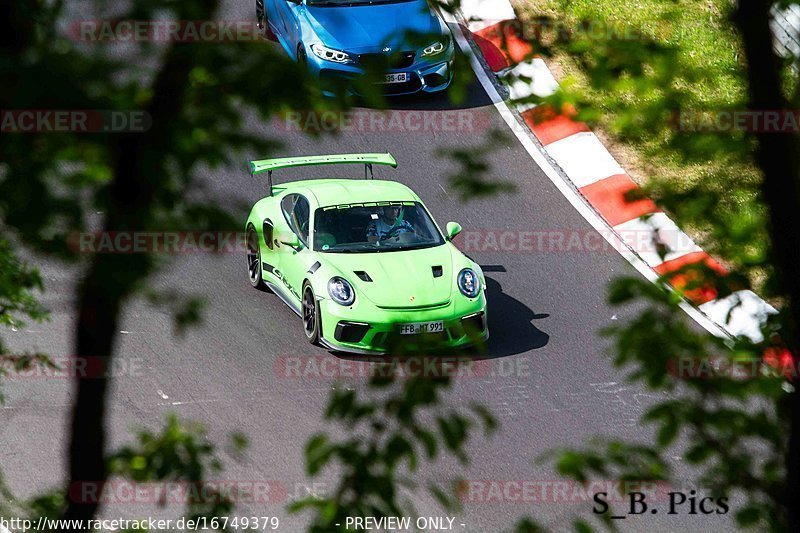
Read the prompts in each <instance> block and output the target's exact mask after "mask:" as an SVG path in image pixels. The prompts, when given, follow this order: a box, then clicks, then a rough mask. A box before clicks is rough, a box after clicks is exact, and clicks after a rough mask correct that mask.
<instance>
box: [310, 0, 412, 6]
mask: <svg viewBox="0 0 800 533" xmlns="http://www.w3.org/2000/svg"><path fill="white" fill-rule="evenodd" d="M414 1H416V0H306V5H309V6H320V7H325V6H328V7H350V6H371V5H375V4H401V3H404V2H414Z"/></svg>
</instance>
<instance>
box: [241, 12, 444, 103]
mask: <svg viewBox="0 0 800 533" xmlns="http://www.w3.org/2000/svg"><path fill="white" fill-rule="evenodd" d="M256 16H257V17H258V23H259V26H260V27H261V28H263V29H265V31H267V32H269V31H271V32H272V34H274V35H275V37H277V40H278V42H280V44H281V46H283V48H284V49H285V50H286V52H287V53H288V54H289V56H290V57H292V58H293V59H295V60H296V61H298V62H299V63H302V64H305V65H306V66H307V67H308V69H309V71H310V72H311V73H312V74H313V75H314V76H317V77H319V80H320V83H321V84H322V88H323V91H324V92H325V93H327V94H331V93H333V92H335V90H336V87H337V86H342V85H344V86H346V87H347V88H348V90H349V91H351V92H357V90H355V89H353V85H352V80H354V79H355V78H357V77H359V76H361V75H363V74H364V72H365V71H366V70H369V71H370V72H371V73H374V72H376V71H378V72H380V73H381V74H380V78H379V80H380V81H379V84H380V86H381V88H382V90H383V92H384V93H385V94H393V95H399V94H412V93H417V92H425V93H433V92H437V91H443V90H445V89H446V88H447V87H448V86H449V85H450V82H451V81H452V79H453V55H454V49H455V44H454V42H453V36H452V34H451V33H450V29H449V28H448V27H447V24H446V23H445V22H444V20H442V18H441V17H440V16H439V14H438V13H437V12H435V11H434V10H433V9H432V8H431V7H430V6H429V5H428V3H427V1H426V0H256ZM412 43H413V44H412Z"/></svg>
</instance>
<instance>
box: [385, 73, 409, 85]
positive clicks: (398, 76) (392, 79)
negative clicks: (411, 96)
mask: <svg viewBox="0 0 800 533" xmlns="http://www.w3.org/2000/svg"><path fill="white" fill-rule="evenodd" d="M407 81H408V73H407V72H398V73H395V74H387V75H386V78H384V82H383V83H405V82H407Z"/></svg>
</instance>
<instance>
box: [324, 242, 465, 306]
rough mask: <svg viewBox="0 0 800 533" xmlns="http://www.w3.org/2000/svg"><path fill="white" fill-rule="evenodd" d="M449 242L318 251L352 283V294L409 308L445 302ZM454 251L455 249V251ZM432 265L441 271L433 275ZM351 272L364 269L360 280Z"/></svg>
mask: <svg viewBox="0 0 800 533" xmlns="http://www.w3.org/2000/svg"><path fill="white" fill-rule="evenodd" d="M453 253H454V250H453V246H452V245H451V244H444V245H441V246H436V247H434V248H423V249H420V250H405V251H397V252H380V253H363V254H327V253H326V254H322V256H323V257H324V261H325V262H326V263H327V264H328V265H329V266H331V267H333V268H335V269H337V270H339V272H341V275H342V276H343V277H345V278H346V279H347V280H348V281H349V282H350V283H352V284H353V286H354V288H355V290H356V297H357V298H358V297H366V298H367V299H368V300H370V301H371V302H372V303H374V304H375V305H377V306H380V307H387V308H398V309H413V308H418V307H426V306H434V305H439V304H444V303H446V302H447V301H448V300H449V299H450V297H451V294H452V291H453V287H454V285H455V283H454V276H453V261H454V258H453ZM456 253H457V252H456ZM433 267H441V268H442V275H441V276H439V277H434V276H433ZM355 272H366V273H367V274H368V275H369V277H370V278H371V279H372V281H371V282H370V281H364V280H362V279H361V278H359V277H358V275H356V274H355Z"/></svg>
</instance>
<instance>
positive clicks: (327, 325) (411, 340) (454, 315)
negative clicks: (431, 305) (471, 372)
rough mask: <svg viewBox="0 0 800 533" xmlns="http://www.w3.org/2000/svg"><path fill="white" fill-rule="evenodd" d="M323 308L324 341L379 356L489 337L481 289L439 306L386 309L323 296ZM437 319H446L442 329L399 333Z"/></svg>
mask: <svg viewBox="0 0 800 533" xmlns="http://www.w3.org/2000/svg"><path fill="white" fill-rule="evenodd" d="M363 299H364V298H362V300H363ZM320 312H321V315H322V337H321V339H322V344H323V345H325V346H326V347H327V348H329V349H332V350H338V351H344V352H351V353H361V354H376V355H380V354H387V353H392V354H396V353H408V352H422V351H429V350H442V351H446V350H455V349H463V348H467V347H469V346H474V345H476V344H481V343H483V342H485V341H486V340H487V339H488V338H489V329H488V317H487V314H486V297H485V294H484V292H483V291H481V294H480V295H478V297H477V298H474V299H468V298H465V297H463V296H462V295H461V294H454V295H453V298H451V300H450V302H449V303H448V304H447V305H444V306H442V307H438V308H435V309H402V310H399V309H384V308H380V307H377V306H375V305H374V304H372V303H371V302H363V301H362V302H356V305H354V306H351V307H343V306H341V305H339V304H337V303H336V302H334V301H333V300H330V299H322V300H320ZM437 321H442V322H443V323H444V331H443V332H437V333H423V334H415V335H402V334H400V325H401V324H410V323H417V322H437Z"/></svg>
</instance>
